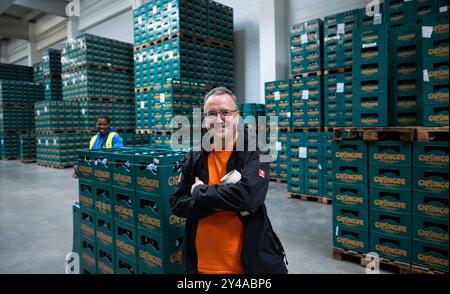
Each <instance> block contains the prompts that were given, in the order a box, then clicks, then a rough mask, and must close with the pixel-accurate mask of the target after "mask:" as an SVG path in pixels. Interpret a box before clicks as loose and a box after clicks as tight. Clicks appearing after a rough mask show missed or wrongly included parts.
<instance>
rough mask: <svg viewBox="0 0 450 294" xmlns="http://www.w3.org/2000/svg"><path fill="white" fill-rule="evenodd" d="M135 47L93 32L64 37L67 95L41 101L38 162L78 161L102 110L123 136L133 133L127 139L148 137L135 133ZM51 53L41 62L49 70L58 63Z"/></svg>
mask: <svg viewBox="0 0 450 294" xmlns="http://www.w3.org/2000/svg"><path fill="white" fill-rule="evenodd" d="M132 50H133V48H132V45H131V44H127V43H123V42H119V41H115V40H110V39H106V38H102V37H98V36H94V35H90V34H84V35H81V36H79V37H77V38H76V39H72V40H69V41H67V42H66V43H64V45H63V49H62V53H61V70H62V83H63V98H64V101H42V102H39V103H36V106H35V116H36V131H37V136H36V140H37V162H38V164H40V165H44V166H50V167H57V168H62V167H67V166H72V165H74V164H75V163H76V154H75V151H76V150H78V149H81V148H86V147H87V145H88V143H89V140H90V138H91V137H92V136H93V135H94V134H95V133H96V121H97V117H98V116H99V115H108V116H109V117H110V118H111V119H112V126H113V127H114V128H115V129H116V131H117V132H118V133H119V134H120V135H121V136H126V134H127V133H130V134H133V135H130V136H129V137H128V138H129V139H128V142H125V143H129V144H130V143H131V144H132V145H133V144H136V142H142V139H141V138H139V136H136V135H134V128H135V112H134V101H133V99H134V96H133V73H132V71H133V53H132ZM49 52H54V51H49ZM49 54H50V55H49V56H50V57H49V61H48V65H45V63H46V60H44V61H43V62H42V63H43V64H41V67H42V69H43V72H44V76H45V74H46V73H47V72H50V73H52V70H53V69H52V68H53V67H55V62H54V61H52V60H55V58H54V56H55V55H51V54H55V53H49ZM45 56H46V54H44V57H45ZM52 56H53V58H52ZM48 68H50V69H49V70H48V71H47V69H48ZM53 72H54V73H56V72H57V70H53ZM135 138H136V139H135ZM144 141H146V142H148V139H147V140H145V139H144Z"/></svg>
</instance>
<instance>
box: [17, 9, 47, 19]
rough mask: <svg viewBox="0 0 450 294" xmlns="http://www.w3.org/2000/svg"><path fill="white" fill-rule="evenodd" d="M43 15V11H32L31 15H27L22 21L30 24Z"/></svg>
mask: <svg viewBox="0 0 450 294" xmlns="http://www.w3.org/2000/svg"><path fill="white" fill-rule="evenodd" d="M42 14H43V12H41V11H37V10H32V11H30V12H29V13H27V14H26V15H25V16H24V17H23V18H22V19H23V20H24V21H26V22H29V21H30V20H32V19H34V18H37V17H38V16H41V15H42Z"/></svg>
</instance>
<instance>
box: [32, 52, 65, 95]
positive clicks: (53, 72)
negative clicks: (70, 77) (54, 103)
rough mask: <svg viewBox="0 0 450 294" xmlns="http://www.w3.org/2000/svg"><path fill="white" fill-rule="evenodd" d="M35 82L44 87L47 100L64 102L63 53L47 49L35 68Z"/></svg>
mask: <svg viewBox="0 0 450 294" xmlns="http://www.w3.org/2000/svg"><path fill="white" fill-rule="evenodd" d="M34 81H35V82H36V83H40V84H43V85H44V92H45V93H44V94H45V100H62V80H61V51H59V50H56V49H51V48H49V49H45V50H44V51H43V52H42V62H40V63H38V64H37V65H35V67H34Z"/></svg>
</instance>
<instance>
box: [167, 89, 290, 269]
mask: <svg viewBox="0 0 450 294" xmlns="http://www.w3.org/2000/svg"><path fill="white" fill-rule="evenodd" d="M204 112H205V121H206V126H207V128H208V131H209V132H210V133H213V137H212V142H211V143H212V144H211V145H212V148H210V149H209V150H211V151H207V150H206V149H207V148H203V147H204V146H202V149H201V150H200V151H193V150H191V151H190V152H189V153H188V154H187V155H186V156H185V158H184V159H183V161H182V172H181V175H180V178H179V183H178V186H177V190H176V191H175V193H174V194H172V195H171V197H170V204H171V207H172V212H173V213H174V214H175V215H176V216H179V217H183V218H186V226H185V236H184V241H183V252H182V256H183V266H184V270H185V273H187V274H196V273H200V274H242V273H244V274H284V273H287V268H286V264H285V262H284V258H285V253H284V249H283V246H282V244H281V242H280V240H279V239H278V237H277V235H276V234H275V232H274V230H273V229H272V225H271V223H270V220H269V218H268V216H267V210H266V206H265V204H264V201H265V199H266V195H267V190H268V186H269V164H268V162H264V161H262V160H261V158H260V155H261V154H262V151H260V150H259V149H256V151H251V150H250V149H251V148H248V146H249V144H250V143H249V140H248V131H247V128H246V127H241V126H240V125H239V111H238V110H237V104H236V97H235V95H234V94H233V93H232V92H231V91H230V90H228V89H226V88H223V87H219V88H215V89H213V90H212V91H210V92H209V93H208V94H207V95H206V96H205V105H204ZM241 136H242V137H241ZM238 137H239V138H241V142H242V138H244V140H243V141H244V148H242V149H244V150H241V148H238V146H239V144H240V143H239V144H237V143H236V142H237V138H238ZM226 145H228V146H226ZM245 146H247V147H245ZM208 148H209V147H208ZM253 150H255V149H253ZM230 172H233V173H235V174H236V173H239V174H240V177H239V179H240V180H237V181H232V182H231V183H230V182H228V183H224V184H222V181H221V179H222V178H223V177H224V176H225V175H226V174H228V173H230Z"/></svg>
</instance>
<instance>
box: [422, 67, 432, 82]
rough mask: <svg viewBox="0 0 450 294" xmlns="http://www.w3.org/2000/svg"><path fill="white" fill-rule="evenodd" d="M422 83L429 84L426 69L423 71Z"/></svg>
mask: <svg viewBox="0 0 450 294" xmlns="http://www.w3.org/2000/svg"><path fill="white" fill-rule="evenodd" d="M423 81H424V82H429V81H430V77H429V76H428V69H424V70H423Z"/></svg>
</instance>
